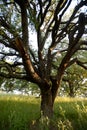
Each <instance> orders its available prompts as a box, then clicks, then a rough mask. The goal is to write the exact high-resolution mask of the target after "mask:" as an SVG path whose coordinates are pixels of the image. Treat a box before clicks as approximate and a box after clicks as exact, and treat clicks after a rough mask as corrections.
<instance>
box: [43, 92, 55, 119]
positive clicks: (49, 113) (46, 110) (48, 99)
mask: <svg viewBox="0 0 87 130" xmlns="http://www.w3.org/2000/svg"><path fill="white" fill-rule="evenodd" d="M41 114H42V115H43V116H45V117H48V118H52V117H53V101H52V92H51V90H49V91H46V92H44V93H42V94H41Z"/></svg>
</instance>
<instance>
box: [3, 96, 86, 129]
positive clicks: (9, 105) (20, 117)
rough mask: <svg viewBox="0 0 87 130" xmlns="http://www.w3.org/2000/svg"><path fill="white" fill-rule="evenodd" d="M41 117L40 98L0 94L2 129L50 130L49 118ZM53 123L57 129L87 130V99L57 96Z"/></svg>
mask: <svg viewBox="0 0 87 130" xmlns="http://www.w3.org/2000/svg"><path fill="white" fill-rule="evenodd" d="M39 117H40V99H38V98H34V97H28V96H15V95H0V130H50V129H48V124H49V119H48V118H45V119H44V118H43V117H42V118H41V119H39ZM37 119H39V123H38V125H34V124H35V123H36V121H37ZM51 123H53V125H55V126H56V128H57V130H87V99H77V98H75V99H74V98H73V99H72V98H60V97H59V98H57V99H56V101H55V106H54V119H53V120H52V121H51ZM31 126H34V127H31Z"/></svg>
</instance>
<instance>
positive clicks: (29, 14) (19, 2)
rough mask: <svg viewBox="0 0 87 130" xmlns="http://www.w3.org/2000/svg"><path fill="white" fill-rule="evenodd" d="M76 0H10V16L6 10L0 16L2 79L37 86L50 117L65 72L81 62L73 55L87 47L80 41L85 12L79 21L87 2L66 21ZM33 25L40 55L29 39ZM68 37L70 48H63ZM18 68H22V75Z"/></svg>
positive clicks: (44, 111)
mask: <svg viewBox="0 0 87 130" xmlns="http://www.w3.org/2000/svg"><path fill="white" fill-rule="evenodd" d="M3 1H4V0H3ZM72 1H73V0H58V1H57V0H49V1H47V0H36V1H35V0H30V1H28V0H14V1H10V0H7V1H6V2H5V4H6V5H7V6H6V8H5V10H6V11H7V10H8V11H10V12H11V13H10V16H8V14H7V15H6V13H7V12H5V10H2V14H1V16H0V47H1V49H0V50H1V51H0V59H1V62H0V76H2V77H6V78H17V79H21V80H26V81H28V82H33V83H36V84H37V85H38V87H39V89H40V91H41V110H42V112H43V115H44V116H48V117H52V115H53V105H54V101H55V97H56V95H57V91H58V89H59V86H60V82H61V79H62V77H63V75H64V72H65V70H66V69H67V68H68V67H69V66H71V65H72V64H73V63H74V62H76V61H77V58H76V57H73V55H74V54H75V53H76V52H77V51H78V50H79V49H80V47H81V46H82V45H84V46H85V47H86V44H87V41H85V40H80V38H81V37H82V35H83V34H84V31H85V24H86V16H85V13H83V14H80V15H79V18H78V15H77V14H78V12H79V10H80V9H81V8H82V7H83V6H87V1H86V0H84V1H83V0H81V1H79V3H78V4H76V5H75V7H74V8H73V12H72V14H71V15H70V16H69V17H68V19H67V20H66V21H65V20H64V19H63V17H64V16H65V15H66V13H68V11H67V10H68V9H69V7H70V5H71V3H72ZM82 19H84V21H82V22H81V21H80V20H82ZM14 23H16V25H15V24H14ZM30 25H31V27H33V29H34V30H35V32H36V36H37V43H34V44H37V50H36V51H37V52H36V54H34V53H33V51H32V47H31V44H30V40H29V36H30V35H29V26H30ZM20 27H21V29H20ZM66 37H68V42H67V45H66V46H64V48H61V46H62V41H63V40H64V39H65V38H66ZM49 39H50V42H49V44H48V40H49ZM55 49H56V52H54V50H55ZM58 53H60V54H61V55H62V58H61V61H60V64H59V65H58V66H57V72H56V74H54V75H53V74H52V66H53V62H55V61H53V60H54V59H55V56H56V55H58ZM62 53H63V54H62ZM36 55H37V56H36ZM9 61H10V62H9ZM16 68H21V69H20V72H19V71H17V70H16ZM3 69H4V71H3Z"/></svg>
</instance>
